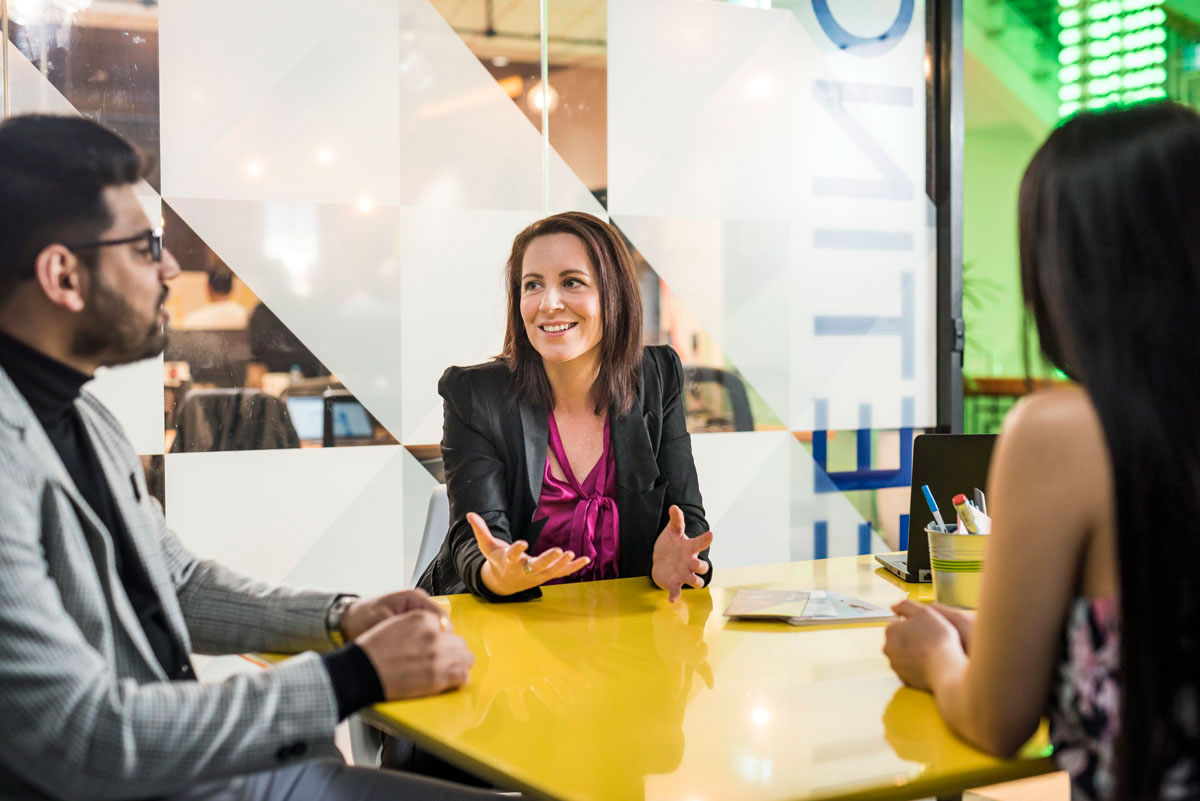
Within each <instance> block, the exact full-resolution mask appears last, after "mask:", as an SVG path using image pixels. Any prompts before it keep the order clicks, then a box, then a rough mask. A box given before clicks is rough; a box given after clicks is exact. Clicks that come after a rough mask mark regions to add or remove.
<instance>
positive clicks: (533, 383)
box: [500, 211, 642, 414]
mask: <svg viewBox="0 0 1200 801" xmlns="http://www.w3.org/2000/svg"><path fill="white" fill-rule="evenodd" d="M549 234H571V235H572V236H575V237H577V238H578V239H579V240H580V241H581V242H583V246H584V248H585V249H586V250H587V253H588V259H589V260H590V261H591V266H592V270H593V271H594V272H595V275H596V284H597V288H598V289H599V290H600V312H601V316H602V318H603V319H602V323H601V330H602V333H601V339H600V373H599V375H597V376H596V381H595V383H594V384H592V401H593V402H594V403H595V408H596V414H603V413H604V412H605V411H607V410H609V409H612V410H613V411H614V412H616V413H617V414H625V413H627V412H628V411H629V409H630V407H632V406H633V398H634V394H635V393H636V392H637V386H638V376H639V370H640V368H641V363H642V293H641V289H640V288H639V286H638V277H637V268H636V267H635V266H634V263H633V256H632V255H631V254H630V252H629V248H628V247H626V245H625V240H624V238H623V237H622V236H621V233H620V231H618V230H617V229H616V228H614V227H612V226H611V225H609V224H608V223H606V222H604V220H601V219H600V218H598V217H594V216H592V215H591V214H585V213H584V212H582V211H567V212H563V213H562V214H555V215H554V216H552V217H547V218H545V219H543V220H538V221H537V222H535V223H533V224H532V225H530V226H529V227H528V228H526V229H525V230H524V231H522V232H521V233H519V234H517V238H516V239H515V240H513V247H512V253H511V254H510V255H509V257H508V265H507V267H506V274H507V275H506V278H507V281H506V282H507V284H508V327H507V330H506V331H505V332H504V351H503V352H502V353H501V354H500V358H501V359H503V360H504V362H505V364H507V365H508V369H510V370H512V372H513V375H514V376H515V380H516V387H517V395H518V397H520V398H521V399H523V400H525V401H528V402H530V403H544V404H546V405H547V406H550V407H551V408H553V406H554V396H553V393H552V392H551V391H550V382H549V381H548V380H547V378H546V369H545V367H544V366H543V365H542V357H541V355H540V354H539V353H538V352H537V351H536V350H535V349H534V347H533V345H532V343H530V341H529V336H528V335H527V334H526V333H525V321H524V320H523V319H522V318H521V266H522V262H523V261H524V260H525V251H526V250H527V249H528V248H529V243H530V242H532V241H533V240H535V239H537V238H538V237H539V236H548V235H549Z"/></svg>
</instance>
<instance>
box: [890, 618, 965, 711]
mask: <svg viewBox="0 0 1200 801" xmlns="http://www.w3.org/2000/svg"><path fill="white" fill-rule="evenodd" d="M892 611H893V612H895V613H896V614H897V615H899V616H900V618H901V619H900V620H898V621H896V622H895V623H892V624H890V625H888V627H887V631H886V632H885V633H884V643H883V653H884V655H885V656H887V658H888V662H889V663H890V664H891V666H892V670H894V671H895V672H896V675H897V676H899V677H900V680H901V681H903V682H904V683H905V684H908V685H909V686H912V687H916V688H917V689H919V690H929V689H931V687H932V681H931V679H932V676H933V675H934V674H935V672H936V671H937V670H939V669H940V666H943V665H946V664H948V663H952V662H956V661H962V662H965V661H966V658H967V655H966V652H965V651H964V650H963V645H962V641H961V640H960V639H959V633H958V630H957V629H956V628H955V626H954V624H953V623H951V622H950V621H949V620H948V619H947V618H946V616H945V615H944V614H942V613H940V612H939V611H937V610H935V609H932V608H931V607H930V606H928V605H927V604H922V603H918V602H916V601H910V600H904V601H901V602H900V603H898V604H895V605H894V606H893V607H892Z"/></svg>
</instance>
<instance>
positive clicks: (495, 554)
mask: <svg viewBox="0 0 1200 801" xmlns="http://www.w3.org/2000/svg"><path fill="white" fill-rule="evenodd" d="M467 522H468V523H470V524H471V530H472V531H474V532H475V542H476V543H477V544H478V545H479V551H480V553H482V554H483V555H484V556H485V557H487V562H485V563H484V565H483V572H482V574H481V578H482V579H483V583H484V584H485V585H486V586H487V588H488V589H489V590H491V591H492V592H494V593H496V594H497V595H515V594H516V593H518V592H522V591H524V590H528V589H530V588H532V587H537V586H538V585H540V584H545V583H546V582H547V581H550V580H551V579H556V578H562V577H563V576H569V575H571V574H572V573H574V572H575V571H576V570H578V569H579V568H581V567H583V566H584V565H586V564H587V563H588V562H590V561H591V560H590V559H588V558H587V557H586V556H581V557H579V558H578V559H576V558H575V554H573V553H571V552H570V551H563V549H562V548H551V549H550V550H548V551H546V552H545V553H542V554H539V555H538V556H536V557H530V556H528V555H526V553H525V551H526V549H528V548H529V543H527V542H525V541H524V540H517V541H516V542H514V543H512V544H509V543H507V542H505V541H504V540H501V539H497V538H496V537H493V536H492V532H491V530H489V529H488V525H487V523H485V522H484V521H483V518H482V517H480V516H479V515H477V514H475V513H474V512H471V513H470V514H468V515H467Z"/></svg>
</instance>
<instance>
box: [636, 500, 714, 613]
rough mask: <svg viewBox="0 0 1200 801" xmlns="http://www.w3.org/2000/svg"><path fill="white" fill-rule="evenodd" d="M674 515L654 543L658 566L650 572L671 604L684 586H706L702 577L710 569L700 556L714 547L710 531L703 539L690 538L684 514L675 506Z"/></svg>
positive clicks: (697, 587) (701, 537)
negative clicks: (685, 527)
mask: <svg viewBox="0 0 1200 801" xmlns="http://www.w3.org/2000/svg"><path fill="white" fill-rule="evenodd" d="M670 514H671V519H670V520H669V521H667V527H666V528H664V529H663V530H662V533H661V534H659V535H658V539H657V540H655V541H654V566H653V567H651V569H650V578H652V579H654V583H655V584H657V585H658V586H659V588H661V589H664V590H666V591H667V592H668V593H669V595H668V596H667V600H669V601H670V602H671V603H675V601H676V600H677V599H678V598H679V594H680V593H681V592H682V591H683V585H685V584H686V585H687V586H689V587H695V588H696V589H700V588H701V587H703V586H704V579H702V578H700V574H701V573H706V572H708V567H707V566H706V565H705V563H704V560H703V559H701V558H700V557H699V556H698V555H697V554H699V553H700V552H701V551H703V550H704V549H705V548H707V547H708V546H710V545H712V541H713V533H712V532H711V531H706V532H704V533H703V534H701V535H700V536H699V537H688V535H687V532H686V531H684V528H683V523H684V520H683V511H682V510H681V509H680V508H679V507H678V506H672V507H671V512H670Z"/></svg>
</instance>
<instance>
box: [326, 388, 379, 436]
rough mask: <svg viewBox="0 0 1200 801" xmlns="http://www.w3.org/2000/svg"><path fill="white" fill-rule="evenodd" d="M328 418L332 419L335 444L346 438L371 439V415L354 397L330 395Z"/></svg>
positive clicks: (372, 429)
mask: <svg viewBox="0 0 1200 801" xmlns="http://www.w3.org/2000/svg"><path fill="white" fill-rule="evenodd" d="M327 402H328V403H329V404H330V418H331V420H332V421H333V444H334V445H337V444H339V443H341V442H344V441H346V440H363V439H367V440H369V439H373V438H374V436H375V426H374V425H373V424H372V423H371V415H369V414H367V410H366V408H364V407H363V405H362V404H361V403H359V401H358V399H357V398H354V397H352V396H351V397H337V396H330V397H328V398H327Z"/></svg>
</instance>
